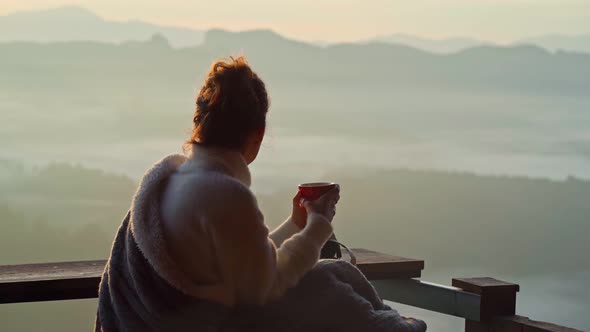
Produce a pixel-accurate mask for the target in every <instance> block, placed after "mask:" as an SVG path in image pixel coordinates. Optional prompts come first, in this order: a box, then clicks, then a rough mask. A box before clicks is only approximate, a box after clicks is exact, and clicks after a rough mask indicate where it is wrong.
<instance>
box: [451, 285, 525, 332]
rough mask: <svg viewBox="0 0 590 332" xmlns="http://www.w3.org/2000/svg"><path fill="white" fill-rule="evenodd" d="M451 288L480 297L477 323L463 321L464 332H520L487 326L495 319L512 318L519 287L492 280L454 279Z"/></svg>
mask: <svg viewBox="0 0 590 332" xmlns="http://www.w3.org/2000/svg"><path fill="white" fill-rule="evenodd" d="M453 286H455V287H458V288H461V289H463V290H464V291H466V292H471V293H476V294H478V295H480V296H481V306H480V315H479V318H480V319H479V322H477V321H472V320H468V319H467V320H465V332H496V331H498V332H500V331H502V332H513V331H514V332H517V331H519V332H520V330H516V329H511V328H507V329H502V330H498V329H494V328H493V327H492V326H491V325H490V324H487V323H488V322H490V321H491V320H492V319H493V318H495V317H499V316H514V314H515V313H516V293H517V292H518V291H519V290H520V286H519V285H517V284H513V283H509V282H505V281H501V280H497V279H494V278H455V279H453Z"/></svg>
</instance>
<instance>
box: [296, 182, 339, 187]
mask: <svg viewBox="0 0 590 332" xmlns="http://www.w3.org/2000/svg"><path fill="white" fill-rule="evenodd" d="M334 185H336V183H334V182H306V183H301V184H299V188H320V187H330V186H334Z"/></svg>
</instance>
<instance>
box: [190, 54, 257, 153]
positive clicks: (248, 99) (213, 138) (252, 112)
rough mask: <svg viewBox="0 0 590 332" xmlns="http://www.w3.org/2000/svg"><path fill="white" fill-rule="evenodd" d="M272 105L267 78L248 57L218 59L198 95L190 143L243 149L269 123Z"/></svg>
mask: <svg viewBox="0 0 590 332" xmlns="http://www.w3.org/2000/svg"><path fill="white" fill-rule="evenodd" d="M268 106H269V105H268V95H267V93H266V87H265V86H264V82H262V80H261V79H260V78H259V77H258V75H257V74H256V73H255V72H253V71H252V69H251V68H250V66H249V65H248V63H247V62H246V59H245V58H244V57H241V56H240V57H238V58H230V60H227V61H226V60H222V61H217V62H215V63H213V65H212V67H211V70H210V71H209V73H208V75H207V78H206V79H205V84H204V85H203V87H202V88H201V90H200V91H199V95H198V96H197V101H196V110H195V115H194V118H193V123H194V129H193V134H192V136H191V139H190V141H189V143H199V144H202V145H210V146H217V147H224V148H230V149H239V148H241V147H242V146H243V144H244V142H245V141H246V139H247V137H248V136H249V135H250V134H252V133H253V132H255V131H256V130H260V129H264V128H265V127H266V113H267V112H268Z"/></svg>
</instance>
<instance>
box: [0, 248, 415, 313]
mask: <svg viewBox="0 0 590 332" xmlns="http://www.w3.org/2000/svg"><path fill="white" fill-rule="evenodd" d="M352 251H353V253H354V254H355V256H356V257H357V267H358V268H359V269H360V270H361V271H362V272H363V273H364V274H365V276H366V277H367V279H369V280H378V279H393V278H414V277H419V276H420V273H421V271H422V269H424V261H422V260H415V259H409V258H403V257H397V256H390V255H386V254H381V253H377V252H374V251H370V250H365V249H352ZM105 264H106V261H105V260H98V261H82V262H60V263H44V264H26V265H5V266H0V303H17V302H37V301H55V300H69V299H85V298H94V297H97V296H98V284H99V283H100V278H101V275H102V272H103V270H104V266H105Z"/></svg>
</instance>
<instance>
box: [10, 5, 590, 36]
mask: <svg viewBox="0 0 590 332" xmlns="http://www.w3.org/2000/svg"><path fill="white" fill-rule="evenodd" d="M64 5H76V6H82V7H85V8H87V9H90V10H92V11H93V12H95V13H97V14H98V15H100V16H102V17H103V18H106V19H110V20H119V21H126V20H142V21H147V22H152V23H158V24H166V25H173V26H183V27H191V28H197V29H208V28H224V29H229V30H246V29H256V28H270V29H272V30H275V31H277V32H279V33H281V34H283V35H285V36H289V37H292V38H296V39H302V40H309V41H332V42H333V41H354V40H359V39H365V38H372V37H375V36H383V35H388V34H392V33H407V34H413V35H418V36H422V37H429V38H447V37H457V36H469V37H474V38H479V39H483V40H487V41H495V42H511V41H514V40H518V39H520V38H523V37H530V36H537V35H545V34H576V35H579V34H590V0H355V1H352V0H296V1H283V0H248V1H244V0H224V1H214V0H209V1H201V0H192V1H189V0H70V1H63V0H0V15H6V14H9V13H11V12H14V11H20V10H38V9H46V8H51V7H59V6H64Z"/></svg>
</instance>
